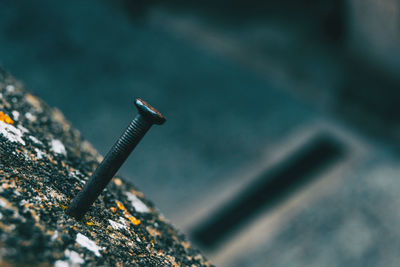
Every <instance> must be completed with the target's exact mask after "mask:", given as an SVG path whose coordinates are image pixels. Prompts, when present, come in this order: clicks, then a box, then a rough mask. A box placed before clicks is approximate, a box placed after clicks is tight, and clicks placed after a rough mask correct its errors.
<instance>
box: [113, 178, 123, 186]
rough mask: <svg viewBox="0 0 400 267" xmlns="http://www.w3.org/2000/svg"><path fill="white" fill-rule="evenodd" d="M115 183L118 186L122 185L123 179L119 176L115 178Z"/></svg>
mask: <svg viewBox="0 0 400 267" xmlns="http://www.w3.org/2000/svg"><path fill="white" fill-rule="evenodd" d="M113 181H114V184H115V185H116V186H121V185H122V181H121V179H119V178H114V180H113Z"/></svg>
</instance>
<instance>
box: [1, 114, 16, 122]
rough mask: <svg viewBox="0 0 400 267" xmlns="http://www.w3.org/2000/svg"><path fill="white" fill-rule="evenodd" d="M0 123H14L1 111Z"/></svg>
mask: <svg viewBox="0 0 400 267" xmlns="http://www.w3.org/2000/svg"><path fill="white" fill-rule="evenodd" d="M0 121H2V122H5V123H8V124H14V121H13V120H12V119H11V118H10V116H8V115H7V114H5V113H4V112H3V111H0Z"/></svg>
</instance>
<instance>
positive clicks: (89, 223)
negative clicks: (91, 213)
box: [85, 221, 99, 226]
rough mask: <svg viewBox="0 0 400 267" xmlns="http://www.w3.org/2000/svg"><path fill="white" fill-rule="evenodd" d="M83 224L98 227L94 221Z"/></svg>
mask: <svg viewBox="0 0 400 267" xmlns="http://www.w3.org/2000/svg"><path fill="white" fill-rule="evenodd" d="M85 224H86V225H87V226H92V225H95V226H99V224H98V223H97V222H94V221H87V222H86V223H85Z"/></svg>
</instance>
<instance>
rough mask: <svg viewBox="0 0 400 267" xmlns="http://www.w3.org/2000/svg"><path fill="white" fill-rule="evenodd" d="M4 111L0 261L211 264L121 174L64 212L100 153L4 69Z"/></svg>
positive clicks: (0, 88) (0, 119) (0, 82)
mask: <svg viewBox="0 0 400 267" xmlns="http://www.w3.org/2000/svg"><path fill="white" fill-rule="evenodd" d="M0 111H1V112H2V113H1V114H0V115H1V116H0V265H1V264H11V265H24V264H29V265H43V264H45V265H54V266H79V265H88V266H211V264H210V263H209V262H208V261H207V260H206V259H205V258H204V257H203V255H202V254H201V253H200V252H199V251H198V250H197V249H195V248H193V247H192V246H191V244H190V243H189V242H188V241H186V239H185V237H184V236H183V235H182V234H181V233H179V232H178V231H177V230H176V229H174V228H173V227H172V226H171V225H170V224H169V223H168V221H166V219H165V218H164V217H163V216H162V215H160V214H159V212H158V211H157V210H156V209H155V207H154V206H153V204H152V203H151V202H150V201H148V200H147V199H146V198H145V197H144V195H143V193H141V192H140V191H139V190H138V189H137V188H135V187H133V186H132V185H130V184H128V183H126V182H125V181H124V180H123V178H121V177H119V176H118V177H114V179H113V181H112V182H111V183H110V185H109V186H108V187H107V189H106V190H105V191H104V192H103V193H102V194H101V196H100V197H99V199H98V200H96V202H95V204H94V206H93V207H92V208H91V209H90V211H89V212H88V213H87V214H86V215H85V217H84V219H83V220H82V221H76V220H75V219H74V218H71V217H69V216H68V215H66V214H65V209H66V208H67V207H68V205H69V203H70V201H71V199H72V198H73V197H74V196H75V195H76V194H77V192H78V191H79V190H80V189H81V188H82V187H83V185H84V184H85V181H86V180H87V179H88V178H89V177H90V175H91V174H92V172H93V171H94V169H95V168H96V166H97V165H98V164H99V161H100V160H101V158H102V157H101V155H99V154H98V153H97V152H96V150H95V149H94V148H93V147H92V146H91V145H90V144H89V143H88V142H87V141H85V140H83V138H82V137H81V136H80V133H79V132H78V131H77V130H75V129H74V128H72V127H71V125H70V124H69V123H68V122H67V121H66V120H65V118H64V117H63V115H62V113H61V112H60V111H58V110H57V109H55V108H51V107H49V106H48V105H46V104H45V103H44V102H43V101H42V100H40V99H38V98H37V97H35V96H33V95H32V94H30V93H29V92H27V91H26V90H25V89H24V88H23V86H22V84H21V83H20V82H18V81H16V80H15V79H14V78H13V77H12V76H10V75H9V74H7V73H6V72H5V71H3V70H1V69H0Z"/></svg>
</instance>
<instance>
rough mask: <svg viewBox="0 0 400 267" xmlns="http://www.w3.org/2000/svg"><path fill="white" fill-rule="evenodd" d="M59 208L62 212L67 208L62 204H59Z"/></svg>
mask: <svg viewBox="0 0 400 267" xmlns="http://www.w3.org/2000/svg"><path fill="white" fill-rule="evenodd" d="M60 207H61V208H62V209H63V210H66V209H67V208H68V207H67V206H66V205H63V204H60Z"/></svg>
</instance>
